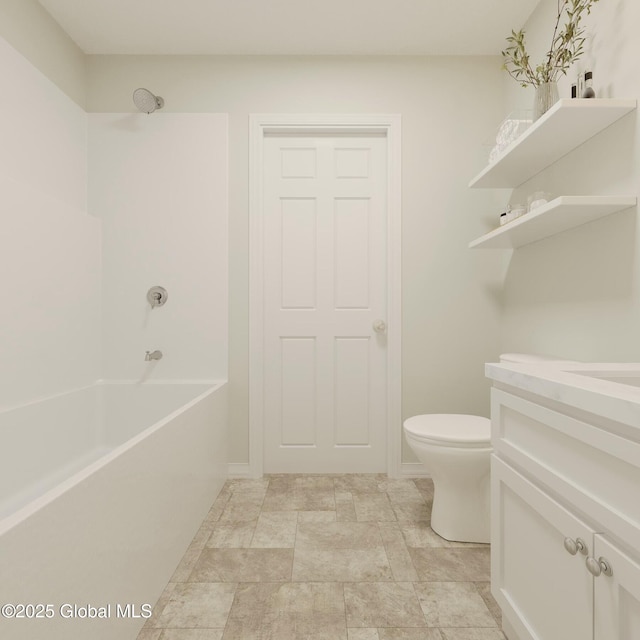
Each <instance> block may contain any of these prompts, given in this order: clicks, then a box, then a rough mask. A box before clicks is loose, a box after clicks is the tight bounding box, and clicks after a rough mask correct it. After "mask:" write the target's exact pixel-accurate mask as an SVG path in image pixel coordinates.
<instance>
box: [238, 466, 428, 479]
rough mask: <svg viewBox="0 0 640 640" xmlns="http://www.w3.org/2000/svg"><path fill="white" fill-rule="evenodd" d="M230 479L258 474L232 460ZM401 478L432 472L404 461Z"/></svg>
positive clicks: (426, 474)
mask: <svg viewBox="0 0 640 640" xmlns="http://www.w3.org/2000/svg"><path fill="white" fill-rule="evenodd" d="M228 474H229V478H230V479H242V478H252V479H255V478H257V477H258V476H256V474H255V473H254V472H253V470H252V468H251V465H250V464H249V463H248V462H230V463H229V464H228ZM398 477H399V478H430V477H431V474H430V473H429V472H428V471H427V470H426V469H425V468H424V465H423V464H422V463H421V462H403V463H402V464H401V465H400V475H399V476H398Z"/></svg>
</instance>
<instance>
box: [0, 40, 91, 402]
mask: <svg viewBox="0 0 640 640" xmlns="http://www.w3.org/2000/svg"><path fill="white" fill-rule="evenodd" d="M0 77H2V82H3V91H2V100H1V102H0V140H2V144H1V145H0V220H1V222H2V225H1V232H0V274H2V282H3V286H2V298H1V300H2V301H1V303H0V308H1V309H2V314H1V315H2V321H1V322H2V331H1V338H0V405H4V406H11V405H15V404H20V403H23V402H27V401H29V400H32V399H34V398H37V397H40V396H44V395H47V394H51V393H56V392H60V391H64V390H68V389H72V388H76V387H81V386H83V385H86V384H90V383H91V382H93V381H94V380H95V379H97V378H99V377H100V224H99V221H98V220H96V219H95V218H92V217H90V216H88V215H87V213H86V180H87V165H86V142H87V122H86V120H87V118H86V114H85V113H84V111H83V110H82V109H81V108H79V107H78V106H77V105H76V104H75V103H73V102H72V101H71V100H70V99H69V98H68V97H67V96H65V95H64V94H63V93H62V92H61V91H60V90H59V89H58V88H57V87H56V86H54V85H53V84H52V83H51V81H49V80H48V79H47V78H45V77H44V76H43V75H42V74H41V73H40V72H39V71H38V70H36V69H35V68H34V67H33V66H32V65H31V64H30V63H29V62H27V61H26V60H25V59H24V58H23V57H22V56H21V55H20V54H19V53H18V52H17V51H15V50H14V49H13V48H12V47H11V46H10V45H9V44H8V43H7V42H6V41H5V40H3V39H1V38H0Z"/></svg>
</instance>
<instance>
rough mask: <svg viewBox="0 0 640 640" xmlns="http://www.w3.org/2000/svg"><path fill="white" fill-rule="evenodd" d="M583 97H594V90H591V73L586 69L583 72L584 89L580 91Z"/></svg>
mask: <svg viewBox="0 0 640 640" xmlns="http://www.w3.org/2000/svg"><path fill="white" fill-rule="evenodd" d="M582 97H583V98H595V97H596V92H595V91H594V90H593V73H592V72H591V71H587V72H586V73H585V74H584V91H583V92H582Z"/></svg>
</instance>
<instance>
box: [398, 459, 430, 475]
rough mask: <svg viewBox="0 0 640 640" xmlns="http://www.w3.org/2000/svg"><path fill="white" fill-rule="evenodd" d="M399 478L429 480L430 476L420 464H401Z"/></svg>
mask: <svg viewBox="0 0 640 640" xmlns="http://www.w3.org/2000/svg"><path fill="white" fill-rule="evenodd" d="M400 477H401V478H430V477H431V474H430V473H429V472H428V471H427V470H426V469H425V467H424V465H423V464H422V463H421V462H403V463H402V464H401V465H400Z"/></svg>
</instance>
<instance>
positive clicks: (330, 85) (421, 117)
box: [87, 56, 504, 462]
mask: <svg viewBox="0 0 640 640" xmlns="http://www.w3.org/2000/svg"><path fill="white" fill-rule="evenodd" d="M501 80H502V76H501V71H500V61H499V60H498V59H497V58H464V57H457V58H405V57H389V58H355V57H349V58H342V57H329V58H322V57H311V58H304V57H296V58H292V57H273V58H268V57H259V58H252V57H249V58H244V57H231V58H224V57H220V58H218V57H190V56H175V57H165V56H89V58H88V93H87V100H88V102H87V104H88V109H89V111H100V112H102V111H110V112H123V111H132V110H133V105H132V103H131V92H132V91H133V89H135V88H136V87H137V86H147V87H149V88H150V89H152V90H153V91H155V92H156V93H158V94H160V95H162V96H163V97H164V98H165V101H166V105H165V112H168V111H174V112H193V111H200V112H213V113H215V112H227V113H229V114H230V115H229V162H230V164H229V167H230V174H229V178H230V192H229V196H230V228H229V243H230V363H229V377H230V389H229V391H230V438H231V457H230V460H231V461H232V462H246V460H247V456H248V393H247V380H248V361H249V353H248V305H249V295H248V282H249V278H248V263H249V260H248V115H249V114H250V113H287V112H289V113H291V112H294V113H296V112H301V113H310V112H314V113H318V112H320V113H322V112H325V113H336V112H337V113H400V114H401V115H402V118H403V121H402V127H403V140H402V144H403V152H402V161H403V187H402V197H403V212H402V213H403V296H404V299H403V341H404V342H403V345H404V346H403V414H404V415H405V416H409V415H412V414H415V413H422V412H447V411H460V412H474V413H480V414H484V415H488V410H489V406H488V390H489V385H488V384H487V382H486V380H485V379H484V362H486V361H490V360H495V358H496V357H497V355H498V353H499V347H498V342H499V334H500V325H499V321H500V292H501V288H502V276H503V261H504V258H503V256H501V255H497V254H495V253H491V252H472V251H468V250H467V248H466V247H467V243H468V241H469V240H471V239H473V238H475V237H477V236H479V235H481V234H482V233H484V232H485V231H486V229H487V227H488V225H489V224H491V223H492V222H493V219H494V215H495V212H496V210H497V209H496V199H495V195H494V194H493V193H488V192H487V193H478V192H471V191H470V190H468V189H467V183H468V181H469V179H470V178H471V177H472V175H473V174H474V173H476V171H477V169H478V167H479V166H480V165H481V164H482V161H483V159H482V158H481V156H482V154H483V149H482V143H483V141H484V139H485V138H486V136H487V132H488V131H491V130H492V128H493V127H494V126H495V125H496V124H497V122H498V121H499V118H500V114H501V113H502V103H503V95H502V90H503V85H502V82H501ZM137 296H138V298H139V296H140V293H138V294H137ZM138 298H136V300H137V299H138ZM151 346H153V345H151ZM139 348H140V347H138V349H139ZM136 357H137V355H136ZM406 455H407V459H410V456H409V454H408V453H406Z"/></svg>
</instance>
